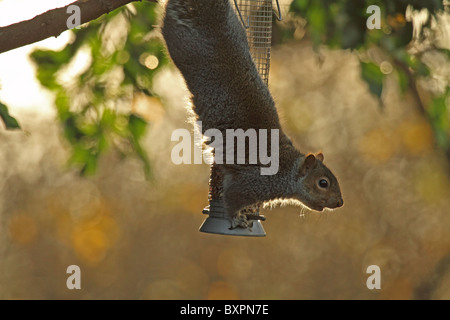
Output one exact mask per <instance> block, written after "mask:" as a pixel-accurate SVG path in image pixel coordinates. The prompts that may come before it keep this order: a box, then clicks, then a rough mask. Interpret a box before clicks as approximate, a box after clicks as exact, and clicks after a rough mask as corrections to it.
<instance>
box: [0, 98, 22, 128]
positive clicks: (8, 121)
mask: <svg viewBox="0 0 450 320" xmlns="http://www.w3.org/2000/svg"><path fill="white" fill-rule="evenodd" d="M0 118H1V119H2V120H3V123H4V124H5V127H6V129H8V130H10V129H20V125H19V123H18V122H17V120H16V119H14V118H13V117H11V116H10V114H9V112H8V107H7V106H6V105H4V104H3V103H1V102H0Z"/></svg>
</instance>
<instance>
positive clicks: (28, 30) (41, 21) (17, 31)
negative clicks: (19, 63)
mask: <svg viewBox="0 0 450 320" xmlns="http://www.w3.org/2000/svg"><path fill="white" fill-rule="evenodd" d="M133 1H141V0H78V1H75V2H73V3H71V4H69V5H67V6H65V7H63V8H56V9H53V10H49V11H47V12H44V13H43V14H40V15H38V16H36V17H34V18H33V19H30V20H25V21H21V22H18V23H14V24H11V25H9V26H6V27H0V53H2V52H6V51H9V50H12V49H15V48H19V47H22V46H24V45H27V44H30V43H34V42H37V41H40V40H44V39H47V38H49V37H52V36H54V37H57V36H59V35H60V34H61V33H62V32H63V31H66V30H68V27H67V19H68V18H69V17H70V15H71V14H69V13H67V8H68V7H69V6H71V5H77V6H78V7H79V8H80V11H81V23H86V22H89V21H92V20H95V19H97V18H98V17H100V16H102V15H103V14H105V13H108V12H110V11H113V10H115V9H117V8H119V7H121V6H123V5H126V4H127V3H130V2H133ZM147 1H151V2H156V0H147Z"/></svg>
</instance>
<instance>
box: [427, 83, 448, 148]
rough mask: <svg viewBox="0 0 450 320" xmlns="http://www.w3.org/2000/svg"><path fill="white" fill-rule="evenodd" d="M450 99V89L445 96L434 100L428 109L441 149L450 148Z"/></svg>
mask: <svg viewBox="0 0 450 320" xmlns="http://www.w3.org/2000/svg"><path fill="white" fill-rule="evenodd" d="M449 97H450V89H448V90H447V92H446V93H445V94H443V95H441V96H439V97H435V98H433V99H432V100H431V103H430V106H429V108H428V115H429V117H430V121H431V124H432V126H433V129H434V132H435V137H436V141H437V144H438V145H439V146H440V147H441V148H447V147H449V146H450V125H449V118H448V108H449V105H448V102H449Z"/></svg>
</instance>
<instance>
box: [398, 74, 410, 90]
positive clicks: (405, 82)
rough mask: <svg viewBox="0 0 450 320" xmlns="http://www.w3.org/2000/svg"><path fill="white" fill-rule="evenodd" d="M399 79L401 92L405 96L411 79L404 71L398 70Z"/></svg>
mask: <svg viewBox="0 0 450 320" xmlns="http://www.w3.org/2000/svg"><path fill="white" fill-rule="evenodd" d="M397 79H398V86H399V88H400V92H401V93H402V94H405V93H406V91H407V90H408V87H409V79H408V76H407V75H406V74H405V72H404V71H403V70H397Z"/></svg>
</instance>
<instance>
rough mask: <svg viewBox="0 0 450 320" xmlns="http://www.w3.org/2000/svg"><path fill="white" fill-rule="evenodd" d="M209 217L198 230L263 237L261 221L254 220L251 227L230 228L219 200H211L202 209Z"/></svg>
mask: <svg viewBox="0 0 450 320" xmlns="http://www.w3.org/2000/svg"><path fill="white" fill-rule="evenodd" d="M203 213H204V214H208V215H209V217H208V218H206V219H205V221H203V223H202V225H201V226H200V232H206V233H215V234H223V235H229V236H246V237H265V236H266V232H265V231H264V228H263V226H262V224H261V221H259V220H254V221H253V225H252V227H251V228H234V229H230V227H231V222H230V220H229V219H228V218H227V217H226V213H225V210H224V208H223V206H222V203H221V201H211V203H210V206H209V207H206V208H205V209H204V210H203Z"/></svg>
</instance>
